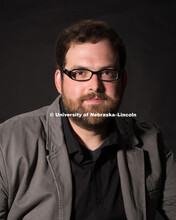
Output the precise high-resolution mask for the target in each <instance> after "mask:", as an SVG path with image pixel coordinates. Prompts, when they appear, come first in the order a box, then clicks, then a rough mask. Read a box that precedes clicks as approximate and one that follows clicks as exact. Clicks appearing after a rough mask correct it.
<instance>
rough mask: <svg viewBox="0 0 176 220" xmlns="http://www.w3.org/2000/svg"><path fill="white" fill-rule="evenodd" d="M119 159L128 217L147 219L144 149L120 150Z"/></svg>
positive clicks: (137, 219) (139, 219) (134, 219)
mask: <svg viewBox="0 0 176 220" xmlns="http://www.w3.org/2000/svg"><path fill="white" fill-rule="evenodd" d="M117 160H118V167H119V174H120V181H121V189H122V195H123V200H124V206H125V212H126V215H127V219H128V220H146V202H145V175H144V154H143V150H141V149H137V148H136V149H133V150H130V151H126V152H125V151H123V150H119V151H118V153H117Z"/></svg>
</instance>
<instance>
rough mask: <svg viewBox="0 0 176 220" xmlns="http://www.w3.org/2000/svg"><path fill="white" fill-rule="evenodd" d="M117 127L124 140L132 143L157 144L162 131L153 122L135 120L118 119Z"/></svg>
mask: <svg viewBox="0 0 176 220" xmlns="http://www.w3.org/2000/svg"><path fill="white" fill-rule="evenodd" d="M117 126H118V128H119V131H120V133H121V135H122V136H123V137H124V139H127V140H128V141H130V144H132V143H134V142H135V143H140V144H141V145H142V143H143V144H144V143H151V142H153V141H154V142H155V141H156V140H157V138H158V135H160V134H161V129H160V128H159V126H158V125H156V124H154V123H152V122H145V121H139V120H136V119H134V118H118V119H117Z"/></svg>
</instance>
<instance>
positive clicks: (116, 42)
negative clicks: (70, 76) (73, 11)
mask: <svg viewBox="0 0 176 220" xmlns="http://www.w3.org/2000/svg"><path fill="white" fill-rule="evenodd" d="M105 39H107V40H109V41H110V43H111V45H112V49H113V50H114V54H115V55H117V54H119V59H120V68H121V70H123V69H124V67H125V63H126V49H125V44H124V42H123V40H122V39H121V38H120V37H119V36H118V34H117V33H116V31H115V30H114V29H113V28H111V27H110V26H109V25H108V24H107V23H106V22H104V21H100V20H83V21H81V22H79V23H76V24H73V25H72V26H69V27H68V28H66V29H64V30H63V31H62V32H61V33H60V35H59V36H58V38H57V41H56V65H57V68H58V69H62V68H64V67H65V56H66V53H67V51H68V50H69V48H70V46H71V44H72V43H80V44H81V43H86V42H90V43H97V42H99V41H101V40H105Z"/></svg>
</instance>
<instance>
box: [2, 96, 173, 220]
mask: <svg viewBox="0 0 176 220" xmlns="http://www.w3.org/2000/svg"><path fill="white" fill-rule="evenodd" d="M59 99H60V97H58V98H57V99H56V100H55V102H54V103H53V104H52V105H51V106H49V107H44V108H41V109H39V110H37V111H33V112H30V113H27V114H23V115H19V116H16V117H14V118H12V119H9V120H8V121H6V122H4V123H3V124H1V126H0V219H8V220H19V219H24V220H29V219H30V220H69V219H70V214H71V207H72V179H71V170H70V163H69V158H68V153H67V149H66V146H65V143H64V138H63V132H62V124H61V118H59V117H56V115H55V116H53V113H54V114H55V113H58V112H59V111H60V110H59V109H60V107H59ZM117 126H118V129H119V132H120V134H121V149H119V151H118V152H117V161H118V167H119V173H120V180H121V186H122V195H123V199H124V205H125V212H126V216H127V219H128V220H147V219H148V220H153V219H154V216H155V213H156V210H157V209H159V210H160V211H161V213H162V214H163V216H165V219H170V220H175V219H176V161H175V160H174V158H173V154H172V153H171V152H169V151H166V150H165V149H164V145H163V142H162V138H161V135H160V131H159V129H158V128H157V127H156V126H154V125H151V124H148V123H141V124H139V123H137V122H136V121H135V120H134V119H122V118H118V119H117ZM117 209H118V207H117ZM166 216H167V217H166Z"/></svg>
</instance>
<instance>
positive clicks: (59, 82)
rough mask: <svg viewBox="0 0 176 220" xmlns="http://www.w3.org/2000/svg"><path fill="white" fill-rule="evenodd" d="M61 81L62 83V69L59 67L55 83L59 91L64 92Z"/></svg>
mask: <svg viewBox="0 0 176 220" xmlns="http://www.w3.org/2000/svg"><path fill="white" fill-rule="evenodd" d="M61 83H62V79H61V71H60V70H59V69H57V70H56V72H55V85H56V88H57V91H58V92H59V93H60V94H62V90H61Z"/></svg>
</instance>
